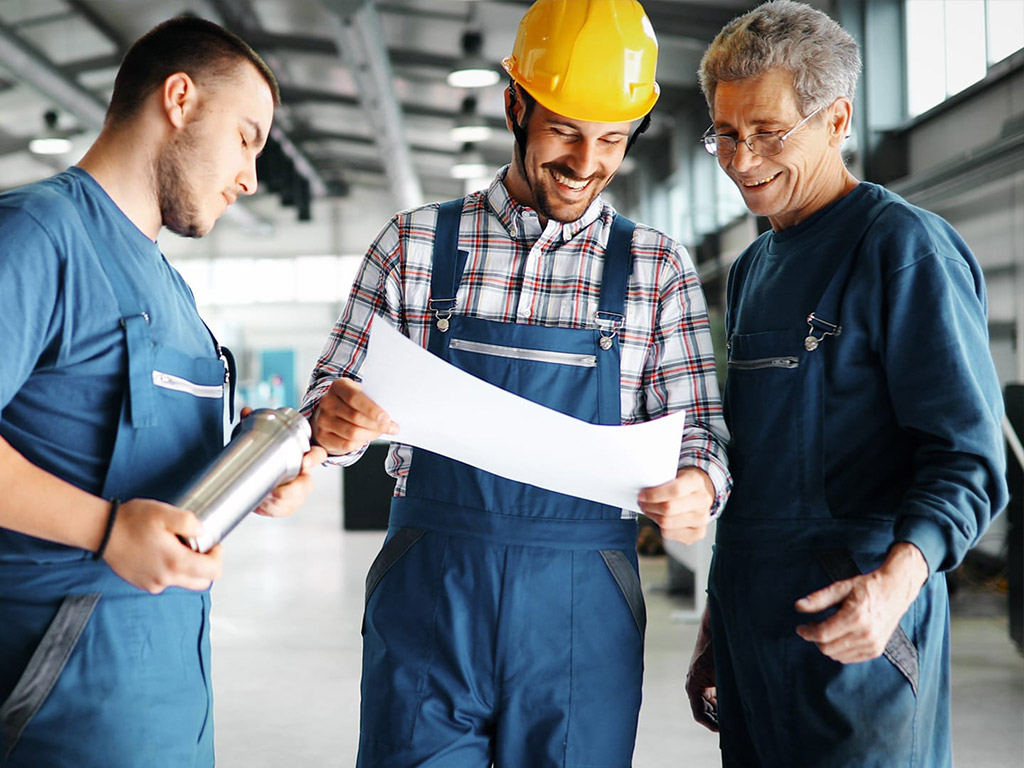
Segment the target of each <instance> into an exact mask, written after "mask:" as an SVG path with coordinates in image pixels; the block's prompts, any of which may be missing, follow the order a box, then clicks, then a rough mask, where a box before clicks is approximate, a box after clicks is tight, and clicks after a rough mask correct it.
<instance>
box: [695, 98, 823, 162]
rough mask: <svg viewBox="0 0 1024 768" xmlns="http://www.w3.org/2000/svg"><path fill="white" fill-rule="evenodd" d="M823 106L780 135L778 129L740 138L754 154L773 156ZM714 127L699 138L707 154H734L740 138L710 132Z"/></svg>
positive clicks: (780, 150)
mask: <svg viewBox="0 0 1024 768" xmlns="http://www.w3.org/2000/svg"><path fill="white" fill-rule="evenodd" d="M825 106H826V105H824V104H823V105H821V106H820V107H818V108H817V109H816V110H814V111H813V112H811V114H809V115H808V116H807V117H805V118H804V119H803V120H801V121H800V122H799V123H797V124H796V125H794V126H793V127H792V128H790V129H789V130H788V131H786V132H785V133H783V134H782V135H781V136H780V135H779V133H778V131H776V132H774V133H753V134H751V135H750V136H747V137H746V138H745V139H742V141H743V143H744V144H746V145H747V149H749V150H750V151H751V152H753V153H754V154H755V155H759V156H761V157H773V156H775V155H777V154H779V153H780V152H782V150H783V149H784V148H785V145H784V142H785V141H786V139H788V138H789V137H790V136H792V135H793V132H794V131H795V130H796V129H797V128H799V127H800V126H801V125H803V124H804V123H806V122H807V121H808V120H810V119H811V118H812V117H814V116H815V115H816V114H818V113H819V112H821V110H823V109H824V108H825ZM714 129H715V126H713V125H712V126H711V127H710V128H708V129H707V130H706V131H705V132H704V135H703V136H701V137H700V140H701V141H702V142H704V149H706V150H707V151H708V154H709V155H714V156H715V157H732V156H733V155H735V154H736V150H737V148H738V147H739V142H740V141H741V139H737V138H736V137H734V136H727V135H725V134H724V133H711V131H713V130H714Z"/></svg>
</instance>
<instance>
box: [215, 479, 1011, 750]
mask: <svg viewBox="0 0 1024 768" xmlns="http://www.w3.org/2000/svg"><path fill="white" fill-rule="evenodd" d="M339 475H340V471H339V470H337V469H335V468H321V469H318V470H317V487H316V490H315V491H314V494H313V495H312V497H311V498H310V501H309V502H308V503H307V505H306V506H305V508H304V509H303V510H301V511H300V512H299V514H298V515H296V516H295V517H294V518H291V519H288V520H267V519H264V518H256V517H252V518H251V519H248V520H246V521H245V522H244V523H243V524H242V525H241V526H240V527H239V528H238V529H237V530H236V531H235V532H234V533H233V534H232V536H231V538H230V539H229V540H228V542H227V543H226V546H225V552H224V576H223V577H222V578H221V579H220V580H219V581H218V582H217V585H216V586H215V587H214V592H213V603H214V611H213V624H212V626H213V630H212V634H213V654H214V656H213V679H214V690H215V697H216V700H215V709H216V734H217V763H218V766H219V767H220V768H270V767H271V766H273V768H292V767H293V766H302V767H303V768H320V767H321V766H342V767H344V766H352V765H354V763H355V754H356V743H357V738H358V729H359V665H360V638H359V624H360V619H361V616H362V601H363V582H364V578H365V575H366V571H367V569H368V568H369V565H370V563H371V561H372V560H373V558H374V556H375V555H376V553H377V550H378V549H379V548H380V544H381V542H382V540H383V533H377V532H345V531H343V530H342V527H341V512H340V509H341V500H340V499H341V494H340V486H341V481H340V476H339ZM641 562H642V571H643V577H644V580H645V593H646V596H647V612H648V627H647V656H646V675H645V685H644V704H643V709H642V711H641V714H640V729H639V735H638V739H637V747H636V752H635V756H634V763H633V764H634V766H637V768H661V767H662V766H665V767H666V768H667V767H669V766H715V765H718V764H719V761H718V745H717V737H716V736H715V735H713V734H711V733H709V732H708V731H705V730H704V729H703V728H701V727H700V726H697V725H696V724H695V723H694V722H693V720H692V719H691V717H690V714H689V707H688V705H687V703H686V701H685V696H684V694H683V689H682V684H683V678H684V676H685V673H686V666H687V664H688V661H689V656H690V651H691V650H692V648H693V641H694V637H695V633H696V627H695V625H694V624H692V623H686V622H679V621H673V620H672V614H673V613H675V612H678V611H679V610H680V609H684V608H686V607H687V603H686V601H685V600H683V599H681V598H675V597H671V596H669V595H668V594H666V593H665V591H664V589H661V588H660V587H661V586H663V585H664V583H665V580H666V573H667V568H666V562H665V558H664V557H659V558H644V559H643V560H642V561H641ZM996 600H997V599H996V598H992V597H991V596H988V595H972V594H971V593H968V592H965V591H962V592H961V593H959V594H958V595H957V599H956V600H955V601H954V616H953V644H952V654H953V722H954V742H953V743H954V752H955V755H956V765H957V766H959V767H960V768H1011V767H1013V766H1024V656H1022V655H1021V654H1020V653H1019V652H1018V651H1017V650H1016V648H1015V647H1014V646H1013V645H1012V643H1011V642H1010V640H1009V639H1008V636H1007V624H1006V618H1005V614H1003V613H1002V612H1000V611H999V608H998V606H999V605H1000V604H1004V603H1005V601H1004V600H1002V603H1000V602H995V601H996ZM517 768H519V767H517ZM521 768H527V767H526V766H523V767H521Z"/></svg>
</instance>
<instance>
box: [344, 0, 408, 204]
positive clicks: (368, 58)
mask: <svg viewBox="0 0 1024 768" xmlns="http://www.w3.org/2000/svg"><path fill="white" fill-rule="evenodd" d="M324 4H325V6H326V7H327V8H328V10H329V11H331V13H330V14H329V15H330V17H331V19H332V20H333V23H334V33H335V37H336V39H337V43H336V44H337V48H338V50H339V51H341V55H342V60H343V61H344V62H345V63H346V64H347V65H348V67H349V69H350V71H351V72H352V76H353V77H354V78H355V80H356V83H357V84H358V86H359V98H360V102H361V103H362V105H363V109H364V110H365V111H366V114H367V116H368V117H369V120H370V125H371V128H372V129H373V132H374V137H375V141H376V144H377V148H378V150H379V152H380V156H381V158H382V159H383V161H384V166H385V168H386V169H387V175H388V181H389V182H390V184H391V189H392V194H393V195H394V197H395V202H396V203H397V204H398V206H399V207H400V208H403V209H404V208H414V207H416V206H418V205H422V203H423V188H422V186H421V184H420V179H419V174H418V173H417V172H416V168H415V166H414V165H413V162H412V156H411V154H410V151H409V145H408V143H406V140H405V130H404V127H403V120H402V108H401V105H399V103H398V97H397V96H396V95H395V90H394V84H393V76H392V72H391V63H390V61H389V60H388V55H387V43H386V41H385V40H384V32H383V30H382V29H381V25H380V17H379V16H378V15H377V10H376V8H375V6H374V4H373V3H372V2H366V1H360V0H325V3H324Z"/></svg>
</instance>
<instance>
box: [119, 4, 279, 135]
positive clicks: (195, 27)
mask: <svg viewBox="0 0 1024 768" xmlns="http://www.w3.org/2000/svg"><path fill="white" fill-rule="evenodd" d="M243 62H249V63H250V64H252V65H253V66H254V67H256V69H257V70H258V71H259V73H260V74H261V75H262V76H263V79H264V80H266V81H267V85H268V86H270V91H271V93H272V94H273V97H274V106H278V105H280V103H281V90H280V88H279V87H278V84H277V78H276V77H274V73H273V72H271V71H270V67H268V66H267V64H266V62H265V61H263V59H261V58H260V56H259V54H258V53H256V51H254V50H253V49H252V48H251V47H250V46H249V44H248V43H246V42H245V41H244V40H242V38H240V37H239V36H238V35H236V34H234V33H233V32H229V31H228V30H226V29H224V28H223V27H221V26H219V25H217V24H214V23H213V22H212V21H207V20H206V19H200V18H198V17H196V16H187V15H185V16H176V17H175V18H173V19H168V20H167V21H165V22H162V23H161V24H158V25H157V26H155V27H153V29H151V30H150V31H149V32H147V33H146V34H145V35H143V36H142V37H140V38H139V39H138V40H136V41H135V42H134V43H133V44H132V46H131V48H129V49H128V52H127V53H126V54H125V55H124V58H123V59H122V60H121V67H120V69H118V71H117V77H116V78H115V80H114V94H113V96H112V97H111V99H110V106H109V107H108V108H107V121H108V122H117V121H120V120H123V119H125V118H128V117H131V116H132V115H134V114H135V113H136V112H137V111H138V109H139V107H140V106H141V105H142V103H143V102H144V101H145V100H146V99H147V98H148V97H149V95H150V94H151V93H153V91H155V90H157V89H158V88H160V87H161V86H162V85H163V83H164V81H165V80H166V79H167V78H168V77H170V76H171V75H173V74H174V73H175V72H184V73H185V74H187V75H188V76H189V77H191V78H192V79H193V80H195V81H196V82H197V83H202V82H206V83H210V82H217V81H220V80H228V79H230V78H232V77H234V76H235V75H236V74H237V72H238V66H239V65H240V64H241V63H243Z"/></svg>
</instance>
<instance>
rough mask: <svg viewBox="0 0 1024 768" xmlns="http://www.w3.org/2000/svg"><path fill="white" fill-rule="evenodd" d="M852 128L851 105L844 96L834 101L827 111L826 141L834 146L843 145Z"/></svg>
mask: <svg viewBox="0 0 1024 768" xmlns="http://www.w3.org/2000/svg"><path fill="white" fill-rule="evenodd" d="M852 128H853V103H852V102H851V101H850V100H849V99H848V98H846V97H845V96H840V97H839V98H838V99H836V100H835V101H834V102H833V103H832V105H831V106H830V107H829V109H828V132H829V136H828V140H829V143H830V144H834V145H836V146H838V145H840V144H842V143H843V141H845V140H846V137H847V136H849V135H850V130H851V129H852Z"/></svg>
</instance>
